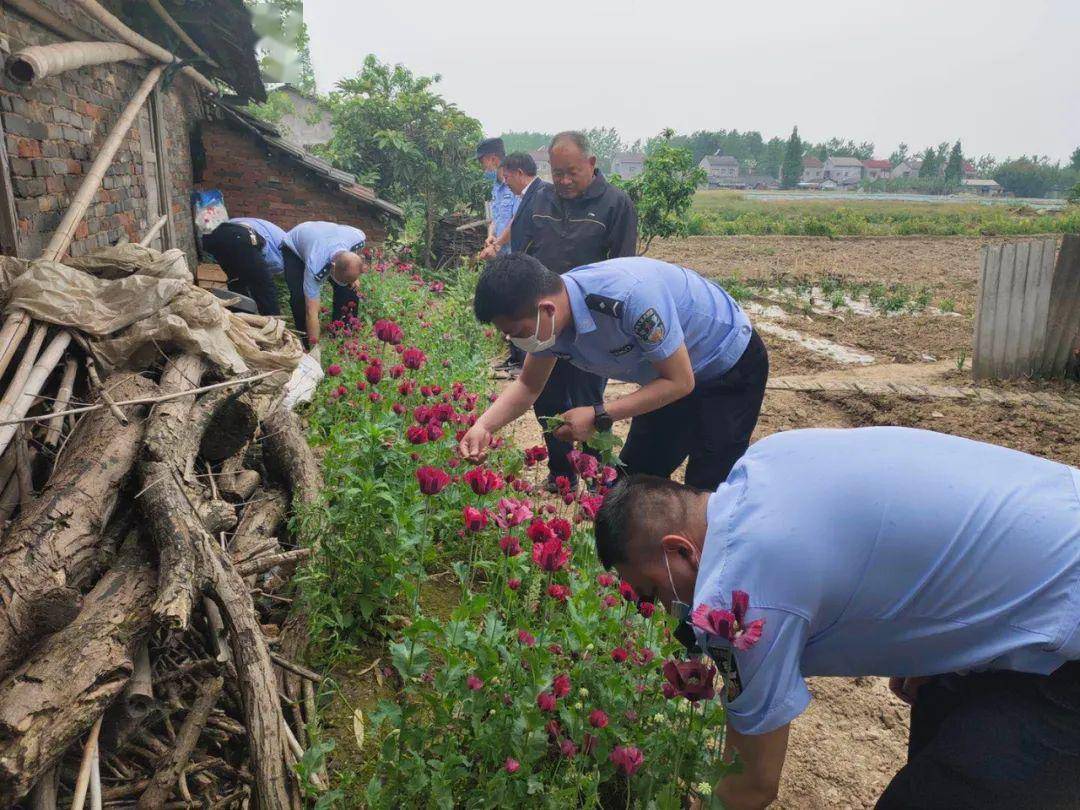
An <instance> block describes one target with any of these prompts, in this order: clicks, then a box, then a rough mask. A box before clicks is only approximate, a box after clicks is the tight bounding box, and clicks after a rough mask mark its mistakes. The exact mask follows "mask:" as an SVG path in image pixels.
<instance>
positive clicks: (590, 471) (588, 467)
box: [566, 450, 600, 481]
mask: <svg viewBox="0 0 1080 810" xmlns="http://www.w3.org/2000/svg"><path fill="white" fill-rule="evenodd" d="M566 460H567V461H569V462H570V466H571V467H573V468H574V472H576V473H577V474H578V475H579V476H581V477H582V478H584V479H585V480H586V481H591V480H592V479H593V478H596V475H597V473H598V472H599V471H600V463H599V462H598V461H597V460H596V456H590V455H589V454H588V453H583V452H581V451H580V450H571V451H570V452H569V453H567V454H566Z"/></svg>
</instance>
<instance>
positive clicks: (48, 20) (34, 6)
mask: <svg viewBox="0 0 1080 810" xmlns="http://www.w3.org/2000/svg"><path fill="white" fill-rule="evenodd" d="M4 3H5V5H9V6H11V7H12V8H13V9H15V10H16V11H17V12H19V13H20V14H23V15H25V16H27V17H29V18H30V19H31V20H33V21H34V22H37V23H40V24H41V25H44V26H45V27H46V28H48V29H49V30H50V31H52V32H53V33H55V34H59V35H60V36H62V37H67V38H68V39H70V40H80V39H86V32H85V31H80V30H79V29H78V28H77V27H76V26H74V25H72V24H71V23H69V22H68V21H67V20H65V19H64V18H63V17H61V16H60V15H59V14H57V13H56V12H55V11H53V10H52V9H50V8H46V7H45V6H43V5H42V4H41V3H40V2H38V0H4Z"/></svg>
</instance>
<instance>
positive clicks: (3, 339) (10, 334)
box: [0, 310, 30, 377]
mask: <svg viewBox="0 0 1080 810" xmlns="http://www.w3.org/2000/svg"><path fill="white" fill-rule="evenodd" d="M29 331H30V316H29V315H27V314H26V313H25V312H23V311H22V310H19V311H18V312H14V313H12V314H11V315H10V316H8V318H7V320H5V321H4V328H3V329H0V377H3V376H4V373H5V372H6V371H7V368H8V366H9V365H10V364H11V358H13V357H14V356H15V353H16V352H17V351H18V350H19V346H21V345H22V341H23V338H24V337H26V333H27V332H29Z"/></svg>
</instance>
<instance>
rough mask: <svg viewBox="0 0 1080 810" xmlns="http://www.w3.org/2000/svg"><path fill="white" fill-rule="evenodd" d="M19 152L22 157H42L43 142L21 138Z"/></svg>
mask: <svg viewBox="0 0 1080 810" xmlns="http://www.w3.org/2000/svg"><path fill="white" fill-rule="evenodd" d="M17 153H18V155H19V157H21V158H39V157H41V142H40V141H35V140H32V139H31V138H19V146H18V150H17Z"/></svg>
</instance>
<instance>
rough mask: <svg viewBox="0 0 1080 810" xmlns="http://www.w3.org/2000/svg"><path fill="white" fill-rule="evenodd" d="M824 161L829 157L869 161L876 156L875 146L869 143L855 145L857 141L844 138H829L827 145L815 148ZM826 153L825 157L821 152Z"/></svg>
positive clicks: (821, 144)
mask: <svg viewBox="0 0 1080 810" xmlns="http://www.w3.org/2000/svg"><path fill="white" fill-rule="evenodd" d="M814 148H815V149H816V150H817V151H818V155H819V157H821V159H822V160H825V158H828V157H853V158H858V159H859V160H869V159H870V158H872V157H873V156H874V144H872V143H870V142H869V141H863V142H862V143H855V141H853V140H851V139H850V138H849V139H848V140H846V141H845V140H844V139H843V138H829V140H827V141H825V143H820V144H818V145H817V146H815V147H814ZM822 151H824V155H821V152H822Z"/></svg>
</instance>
